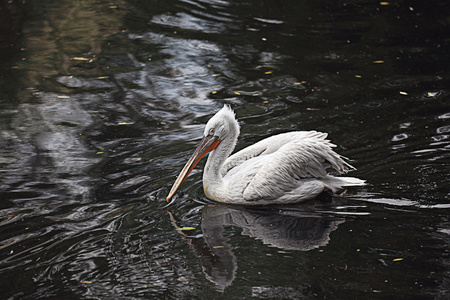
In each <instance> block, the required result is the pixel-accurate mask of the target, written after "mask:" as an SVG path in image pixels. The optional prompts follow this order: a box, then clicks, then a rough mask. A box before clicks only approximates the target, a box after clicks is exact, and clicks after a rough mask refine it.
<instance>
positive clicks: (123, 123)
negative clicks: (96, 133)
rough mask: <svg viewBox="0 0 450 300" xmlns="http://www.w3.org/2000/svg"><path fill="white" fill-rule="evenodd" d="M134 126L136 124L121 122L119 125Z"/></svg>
mask: <svg viewBox="0 0 450 300" xmlns="http://www.w3.org/2000/svg"><path fill="white" fill-rule="evenodd" d="M132 124H134V122H120V123H117V125H132Z"/></svg>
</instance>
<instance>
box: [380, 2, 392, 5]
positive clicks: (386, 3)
mask: <svg viewBox="0 0 450 300" xmlns="http://www.w3.org/2000/svg"><path fill="white" fill-rule="evenodd" d="M389 4H390V3H389V2H380V5H389Z"/></svg>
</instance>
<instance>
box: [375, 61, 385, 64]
mask: <svg viewBox="0 0 450 300" xmlns="http://www.w3.org/2000/svg"><path fill="white" fill-rule="evenodd" d="M373 63H374V64H384V60H374V61H373Z"/></svg>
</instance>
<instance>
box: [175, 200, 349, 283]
mask: <svg viewBox="0 0 450 300" xmlns="http://www.w3.org/2000/svg"><path fill="white" fill-rule="evenodd" d="M313 207H314V205H306V206H280V207H259V208H248V207H243V206H230V205H224V204H216V205H205V206H204V207H203V209H202V220H201V231H202V234H201V235H200V236H198V235H196V236H191V235H189V231H190V228H186V229H187V230H186V231H185V230H184V229H185V228H183V227H181V226H180V221H179V219H178V218H177V217H176V214H175V213H173V212H171V211H169V210H168V211H167V212H168V213H169V215H170V218H171V221H172V224H173V225H174V227H175V228H176V230H177V231H178V232H179V233H180V234H181V235H182V236H183V239H184V240H185V241H186V242H187V243H188V244H189V247H190V249H191V251H192V252H193V253H194V255H195V256H196V257H197V258H198V259H199V262H200V265H201V267H202V270H203V273H204V274H205V276H206V278H207V279H208V280H209V281H211V282H213V283H214V284H215V285H216V287H217V289H218V290H220V291H224V289H225V288H226V287H228V286H230V285H231V284H232V283H233V281H234V280H235V277H236V272H237V269H238V261H237V258H236V256H235V255H234V253H233V249H234V247H233V236H229V235H228V234H227V233H226V231H227V228H228V227H230V226H232V227H234V228H239V230H240V231H241V234H242V235H245V236H249V237H251V238H254V239H256V240H260V241H261V242H262V243H263V244H265V245H267V246H269V247H275V248H278V249H281V250H286V251H309V250H312V249H316V248H319V247H325V246H326V245H327V244H328V242H329V240H330V233H331V232H332V231H334V230H336V229H337V228H338V226H339V224H341V223H344V222H345V219H344V218H342V217H338V216H333V215H332V214H325V213H321V212H314V210H313V209H312V208H313Z"/></svg>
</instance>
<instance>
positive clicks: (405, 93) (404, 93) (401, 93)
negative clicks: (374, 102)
mask: <svg viewBox="0 0 450 300" xmlns="http://www.w3.org/2000/svg"><path fill="white" fill-rule="evenodd" d="M399 93H400V95H405V96H407V95H408V93H407V92H399Z"/></svg>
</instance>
